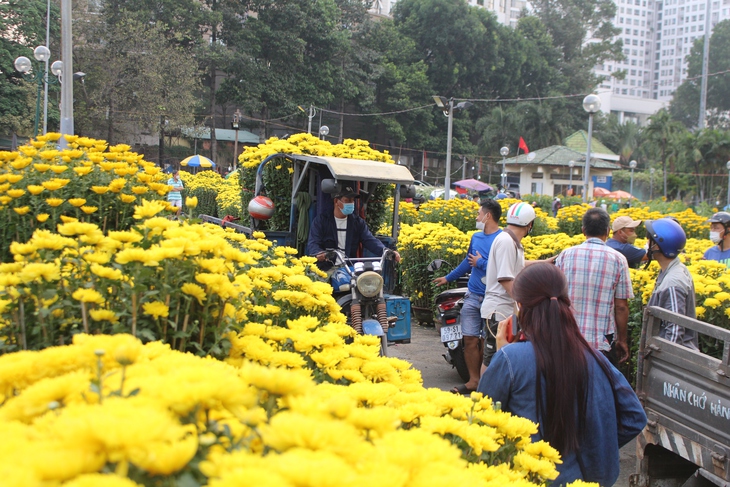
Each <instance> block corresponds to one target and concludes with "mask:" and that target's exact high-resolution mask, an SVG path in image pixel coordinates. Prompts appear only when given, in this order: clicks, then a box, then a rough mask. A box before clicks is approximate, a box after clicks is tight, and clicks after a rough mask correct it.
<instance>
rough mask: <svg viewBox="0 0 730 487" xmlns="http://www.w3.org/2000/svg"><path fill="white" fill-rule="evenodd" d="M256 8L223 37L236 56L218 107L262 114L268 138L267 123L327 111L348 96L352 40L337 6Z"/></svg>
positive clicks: (262, 1) (269, 1)
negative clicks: (311, 109)
mask: <svg viewBox="0 0 730 487" xmlns="http://www.w3.org/2000/svg"><path fill="white" fill-rule="evenodd" d="M250 8H251V11H252V13H254V14H255V15H251V16H248V17H247V18H246V20H245V23H243V24H241V25H240V27H239V28H233V26H231V28H230V29H225V31H224V33H223V34H222V39H223V40H224V41H225V43H226V45H228V46H229V47H230V48H231V49H235V51H236V56H235V57H232V58H231V59H230V60H229V61H230V63H229V64H228V65H227V66H225V67H224V69H225V71H226V72H227V73H228V76H227V77H226V78H225V79H224V81H223V82H222V84H221V90H222V91H223V93H224V94H225V98H224V97H222V96H221V97H219V98H218V101H219V102H230V103H236V104H237V105H240V106H241V107H242V108H244V109H245V110H246V111H248V112H250V113H252V114H259V115H260V118H261V119H262V126H261V129H262V132H263V133H264V134H265V136H266V135H268V134H267V131H268V130H269V126H268V124H267V120H269V119H271V118H278V117H282V116H291V115H292V114H293V113H299V112H298V108H297V107H298V106H308V105H310V104H312V105H316V106H327V105H328V104H330V103H332V102H333V101H334V100H336V99H337V98H336V93H338V92H339V93H343V91H342V89H341V87H340V88H338V85H339V84H340V83H342V80H343V79H344V78H345V77H344V75H343V69H344V67H343V64H342V58H341V56H340V54H341V53H342V52H346V51H347V50H348V49H349V35H348V34H346V33H345V32H344V31H343V25H344V24H342V22H341V20H342V15H341V14H342V12H341V10H340V9H339V8H338V5H337V4H336V3H335V2H334V0H325V1H318V2H299V1H296V0H277V1H273V0H254V1H252V2H251V5H250ZM226 25H228V24H226Z"/></svg>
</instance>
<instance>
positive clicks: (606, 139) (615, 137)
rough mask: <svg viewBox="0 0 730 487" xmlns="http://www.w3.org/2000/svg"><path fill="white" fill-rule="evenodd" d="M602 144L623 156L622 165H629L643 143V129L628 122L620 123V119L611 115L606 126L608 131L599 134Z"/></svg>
mask: <svg viewBox="0 0 730 487" xmlns="http://www.w3.org/2000/svg"><path fill="white" fill-rule="evenodd" d="M599 135H600V137H601V142H603V143H604V144H606V146H607V147H608V148H609V149H611V150H612V151H614V152H615V153H617V154H619V155H620V156H621V163H622V164H624V165H628V163H629V161H630V160H631V159H632V158H633V159H635V157H632V156H633V155H634V153H635V152H637V149H638V148H639V147H640V146H641V142H642V136H643V133H642V129H641V127H640V126H639V125H637V124H636V123H634V122H631V121H626V122H624V123H619V121H618V117H617V116H615V115H611V116H610V117H609V119H608V123H607V124H606V129H605V130H603V131H602V133H601V134H599Z"/></svg>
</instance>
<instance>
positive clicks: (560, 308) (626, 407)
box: [477, 264, 646, 486]
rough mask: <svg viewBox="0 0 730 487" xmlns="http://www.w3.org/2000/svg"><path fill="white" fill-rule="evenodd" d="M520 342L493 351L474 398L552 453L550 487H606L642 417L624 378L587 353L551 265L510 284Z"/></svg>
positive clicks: (500, 341) (502, 333) (502, 337)
mask: <svg viewBox="0 0 730 487" xmlns="http://www.w3.org/2000/svg"><path fill="white" fill-rule="evenodd" d="M512 292H513V297H514V298H515V301H517V303H518V304H519V306H520V312H519V324H520V328H521V333H520V337H521V341H518V342H515V343H511V344H507V343H506V328H507V322H506V321H503V322H502V323H500V326H499V331H498V333H497V346H498V347H499V351H498V352H497V354H496V355H495V356H494V358H493V360H492V362H491V364H490V365H489V367H488V368H487V371H486V372H485V373H484V375H483V376H482V378H481V380H480V382H479V387H478V389H477V390H478V391H479V392H482V393H484V394H485V395H487V396H489V397H491V398H492V400H494V401H500V402H501V403H502V409H503V410H504V411H508V412H510V413H512V414H515V415H517V416H521V417H524V418H528V419H530V420H532V421H534V422H536V423H538V425H539V431H538V433H537V434H536V435H534V437H533V441H537V440H545V441H547V442H549V443H550V444H551V445H552V446H553V447H554V448H556V449H557V450H558V451H559V452H560V454H561V457H562V460H563V463H562V464H560V465H558V472H560V475H559V477H558V478H557V479H556V480H555V482H554V484H553V485H564V484H567V483H570V482H572V481H574V480H576V479H583V480H585V481H589V482H598V483H599V484H600V485H601V486H610V485H613V484H614V483H615V482H616V479H617V478H618V474H619V451H618V450H619V448H620V447H621V446H623V445H625V444H626V443H628V442H629V441H631V440H632V439H633V438H634V437H636V436H637V435H638V434H639V433H640V432H641V430H642V429H643V428H644V426H645V425H646V414H644V410H643V408H642V407H641V404H640V403H639V400H638V398H637V397H636V394H635V393H634V391H633V390H632V389H631V386H630V385H629V383H628V382H627V381H626V379H625V378H624V376H623V375H622V374H621V373H620V372H619V371H618V370H616V368H614V367H613V366H612V365H611V364H610V363H609V362H608V360H606V358H604V357H603V355H602V354H600V353H598V352H595V351H594V350H592V349H591V347H590V346H589V345H588V343H587V342H586V341H585V339H584V338H583V336H582V335H581V333H580V330H579V329H578V325H577V323H576V321H575V318H574V316H573V313H572V311H571V309H570V299H569V298H568V286H567V282H566V279H565V275H564V274H563V272H562V271H561V270H560V269H558V268H557V267H555V266H554V265H552V264H535V265H531V266H528V267H526V268H525V269H524V270H523V271H522V272H520V274H518V275H517V277H516V278H515V281H514V284H513V287H512Z"/></svg>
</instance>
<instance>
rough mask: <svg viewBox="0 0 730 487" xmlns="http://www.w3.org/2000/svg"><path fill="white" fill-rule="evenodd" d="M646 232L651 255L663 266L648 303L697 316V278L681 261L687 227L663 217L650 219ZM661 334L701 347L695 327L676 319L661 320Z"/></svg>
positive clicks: (674, 340)
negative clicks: (691, 327) (695, 283)
mask: <svg viewBox="0 0 730 487" xmlns="http://www.w3.org/2000/svg"><path fill="white" fill-rule="evenodd" d="M646 233H647V237H648V239H649V251H648V253H649V259H655V260H656V261H657V262H658V263H659V267H661V271H660V272H659V275H658V276H657V278H656V284H654V291H653V292H652V293H651V297H650V298H649V302H648V303H647V306H658V307H660V308H664V309H667V310H669V311H672V312H674V313H678V314H681V315H684V316H687V317H689V318H696V317H697V315H696V311H695V285H694V281H693V280H692V275H691V274H690V273H689V270H687V267H686V266H685V265H684V264H682V263H681V262H680V261H679V254H680V252H681V251H682V250H683V249H684V246H685V244H686V243H687V235H686V234H685V233H684V229H682V227H681V226H680V225H679V223H677V222H675V221H674V220H671V219H669V218H662V219H660V220H654V221H650V220H649V221H647V222H646ZM644 318H646V315H645V316H644ZM659 336H660V337H662V338H664V339H666V340H669V341H670V342H675V343H679V344H680V345H684V346H685V347H687V348H691V349H692V350H699V347H698V340H697V334H696V333H695V331H694V330H690V329H687V328H684V327H682V326H679V325H677V324H676V323H669V322H665V321H662V322H661V324H660V325H659Z"/></svg>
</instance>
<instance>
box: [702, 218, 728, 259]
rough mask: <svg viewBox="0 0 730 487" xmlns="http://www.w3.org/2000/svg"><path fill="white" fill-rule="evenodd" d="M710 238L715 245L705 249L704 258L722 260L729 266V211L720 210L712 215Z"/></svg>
mask: <svg viewBox="0 0 730 487" xmlns="http://www.w3.org/2000/svg"><path fill="white" fill-rule="evenodd" d="M710 240H712V243H714V244H716V245H715V246H713V247H710V248H709V249H707V251H706V252H705V255H704V258H705V259H707V260H716V261H718V262H722V263H723V264H725V265H726V266H727V267H728V268H730V213H728V212H726V211H720V212H718V213H715V214H714V215H712V218H710Z"/></svg>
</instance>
